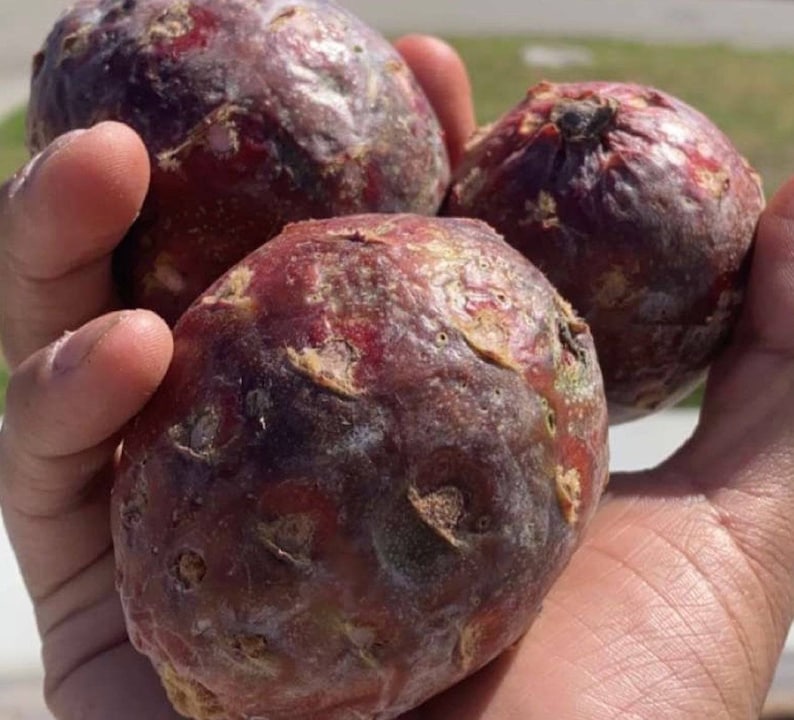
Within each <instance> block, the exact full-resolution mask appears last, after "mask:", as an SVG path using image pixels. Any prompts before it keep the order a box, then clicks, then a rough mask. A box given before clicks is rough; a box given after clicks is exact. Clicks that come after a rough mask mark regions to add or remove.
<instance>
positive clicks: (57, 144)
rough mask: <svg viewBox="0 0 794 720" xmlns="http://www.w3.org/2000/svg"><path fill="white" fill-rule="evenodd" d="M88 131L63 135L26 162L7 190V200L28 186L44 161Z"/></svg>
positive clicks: (75, 131) (74, 131)
mask: <svg viewBox="0 0 794 720" xmlns="http://www.w3.org/2000/svg"><path fill="white" fill-rule="evenodd" d="M87 132H88V130H72V131H71V132H68V133H66V134H64V135H60V136H59V137H57V138H55V140H53V141H52V142H51V143H50V144H49V145H48V146H47V147H46V148H44V150H42V151H41V152H40V153H39V154H38V155H36V156H35V157H34V158H32V159H31V160H29V161H28V163H27V165H25V167H23V168H22V169H21V170H20V171H19V172H18V173H17V174H16V176H15V177H14V179H13V180H12V181H11V185H10V186H9V188H8V198H9V199H11V198H13V197H14V195H16V194H17V193H19V192H20V191H21V190H22V189H23V188H25V187H27V186H28V185H30V183H31V181H32V180H33V178H34V177H35V176H36V173H37V172H38V171H39V169H40V168H41V166H42V165H43V164H44V162H45V161H47V160H49V159H50V158H52V157H53V156H55V155H57V154H58V153H59V152H61V151H62V150H63V149H64V148H66V147H68V146H69V145H71V144H72V143H73V142H74V141H75V140H77V138H79V137H80V136H81V135H85V133H87Z"/></svg>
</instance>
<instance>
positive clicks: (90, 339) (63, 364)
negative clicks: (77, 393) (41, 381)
mask: <svg viewBox="0 0 794 720" xmlns="http://www.w3.org/2000/svg"><path fill="white" fill-rule="evenodd" d="M127 314H128V313H125V312H120V313H114V314H113V315H106V316H105V317H101V318H97V319H96V320H92V321H91V322H90V323H88V324H87V325H84V326H83V327H81V328H80V329H79V330H77V331H76V332H65V333H64V334H63V335H62V336H61V337H60V339H59V340H57V341H56V342H55V345H54V348H53V350H54V352H53V356H52V362H51V367H52V372H53V374H55V375H62V374H63V373H66V372H69V371H70V370H74V369H75V368H77V367H78V366H79V365H81V364H82V363H83V361H84V360H85V359H86V358H87V357H88V356H89V355H90V354H91V351H92V350H93V349H94V348H95V347H96V346H97V345H98V344H99V343H100V341H101V340H102V339H103V338H104V337H105V336H106V335H107V334H108V333H109V332H110V331H111V330H112V329H113V328H114V327H115V326H116V325H118V324H119V322H121V321H122V320H123V319H124V318H125V317H126V316H127Z"/></svg>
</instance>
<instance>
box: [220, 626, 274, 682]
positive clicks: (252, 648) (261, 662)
mask: <svg viewBox="0 0 794 720" xmlns="http://www.w3.org/2000/svg"><path fill="white" fill-rule="evenodd" d="M228 643H229V648H230V649H231V651H232V654H233V655H234V656H235V657H236V658H238V659H239V660H242V661H243V662H244V663H245V666H246V668H248V669H249V670H254V671H255V672H257V673H261V674H262V675H265V676H266V677H269V678H274V677H276V676H277V675H278V674H279V671H280V669H281V664H280V663H279V661H278V658H277V656H276V654H275V653H273V652H272V651H271V650H270V648H269V647H268V644H267V640H266V639H265V638H264V637H263V636H262V635H249V634H238V635H234V636H232V637H231V638H230V640H229V641H228Z"/></svg>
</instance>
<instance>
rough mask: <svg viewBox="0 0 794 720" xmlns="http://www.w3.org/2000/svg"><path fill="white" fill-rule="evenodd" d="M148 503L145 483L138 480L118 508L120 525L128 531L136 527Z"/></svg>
mask: <svg viewBox="0 0 794 720" xmlns="http://www.w3.org/2000/svg"><path fill="white" fill-rule="evenodd" d="M142 465H143V463H142ZM148 503H149V493H148V490H147V487H146V481H145V479H143V478H138V479H137V480H136V481H135V483H134V484H133V486H132V488H131V490H130V493H129V495H128V496H127V499H126V500H125V501H124V502H122V503H121V505H120V506H119V513H120V515H121V523H122V525H124V527H126V528H127V529H128V530H129V529H131V528H134V527H136V526H138V525H139V524H140V522H141V520H142V518H143V513H144V511H145V510H146V506H147V505H148Z"/></svg>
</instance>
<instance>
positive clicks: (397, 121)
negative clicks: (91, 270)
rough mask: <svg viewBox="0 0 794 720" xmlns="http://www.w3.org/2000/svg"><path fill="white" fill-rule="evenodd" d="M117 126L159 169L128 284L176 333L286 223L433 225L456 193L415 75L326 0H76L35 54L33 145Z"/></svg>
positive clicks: (122, 267)
mask: <svg viewBox="0 0 794 720" xmlns="http://www.w3.org/2000/svg"><path fill="white" fill-rule="evenodd" d="M111 119H112V120H117V121H121V122H124V123H126V124H128V125H130V126H132V127H133V128H134V129H135V130H136V131H137V132H138V133H139V134H140V135H141V137H142V138H143V140H144V142H145V144H146V145H147V147H148V149H149V152H150V156H151V164H152V182H151V191H150V193H149V195H148V197H147V200H146V204H145V206H144V208H143V212H142V214H141V217H140V219H139V220H138V221H137V222H136V224H135V226H134V227H133V229H132V231H131V232H130V233H129V235H128V236H127V238H126V240H125V242H124V244H123V246H122V248H121V251H120V252H119V254H118V255H117V257H116V260H117V262H116V272H117V275H118V277H119V282H120V286H121V288H122V290H123V293H124V295H125V299H126V300H127V301H128V303H129V304H131V305H133V306H136V307H148V308H151V309H153V310H155V311H157V312H159V313H160V314H161V315H163V316H164V317H165V318H166V319H167V320H168V321H169V322H170V323H173V322H174V321H175V320H176V318H177V317H178V315H179V314H181V312H182V311H183V310H184V309H185V308H186V307H187V306H188V305H189V303H190V302H191V301H192V300H193V299H195V298H196V297H197V296H198V295H199V294H200V293H201V292H203V291H204V290H205V289H206V288H207V286H208V285H209V284H210V282H211V281H213V280H215V279H216V278H217V277H219V276H220V275H221V274H222V273H223V272H225V271H226V270H227V269H228V268H230V267H231V266H232V265H233V264H234V263H235V262H237V261H238V260H240V259H241V258H242V257H244V256H245V255H246V254H248V252H250V251H251V250H253V249H254V248H255V247H257V246H258V245H259V244H260V243H262V242H264V241H266V240H267V239H269V238H270V237H272V236H274V235H276V234H277V233H278V232H279V231H280V230H281V228H282V227H283V225H284V224H285V223H287V222H291V221H295V220H304V219H309V218H321V217H331V216H338V215H348V214H353V213H362V212H388V213H392V212H412V213H420V214H430V215H433V214H435V213H436V211H437V210H438V207H439V205H440V204H441V201H442V199H443V195H444V192H445V191H446V188H447V185H448V181H449V162H448V158H447V154H446V149H445V146H444V137H443V133H442V130H441V127H440V125H439V123H438V120H437V118H436V116H435V114H434V112H433V110H432V108H431V106H430V104H429V102H428V100H427V98H426V97H425V95H424V94H423V92H422V90H421V89H420V88H419V86H418V84H417V83H416V81H415V79H414V77H413V75H412V74H411V72H410V70H409V69H408V67H407V66H406V64H405V63H404V62H403V60H402V59H401V57H400V56H399V55H398V54H397V52H396V51H395V50H394V48H393V47H392V46H391V45H390V44H389V43H388V42H387V41H386V39H385V38H383V37H382V36H380V35H379V34H378V33H377V32H375V31H374V30H372V29H370V28H369V27H367V26H366V25H365V24H363V23H362V22H361V21H360V20H358V19H357V18H356V17H354V16H353V15H352V14H351V13H349V12H348V11H346V10H344V9H342V8H340V7H339V6H337V5H336V4H335V3H332V2H327V1H324V0H225V1H224V2H216V0H90V1H85V0H82V1H79V2H78V3H77V4H76V5H75V6H74V7H73V8H72V9H71V10H69V11H67V12H66V13H65V14H64V15H63V16H62V17H61V18H60V19H59V20H58V22H57V23H56V25H55V27H54V29H53V30H52V32H51V34H50V35H49V37H48V39H47V41H46V43H45V46H44V49H43V50H42V51H41V52H40V53H39V54H38V55H37V56H36V58H35V60H34V68H33V80H32V88H31V100H30V109H29V115H28V145H29V147H30V149H31V151H33V152H37V151H39V150H41V149H42V148H44V147H45V146H46V145H47V144H48V143H49V142H50V141H52V140H53V139H54V138H56V137H57V136H59V135H61V134H62V133H65V132H67V131H68V130H71V129H75V128H83V127H89V126H92V125H93V124H95V123H97V122H99V121H102V120H111Z"/></svg>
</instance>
